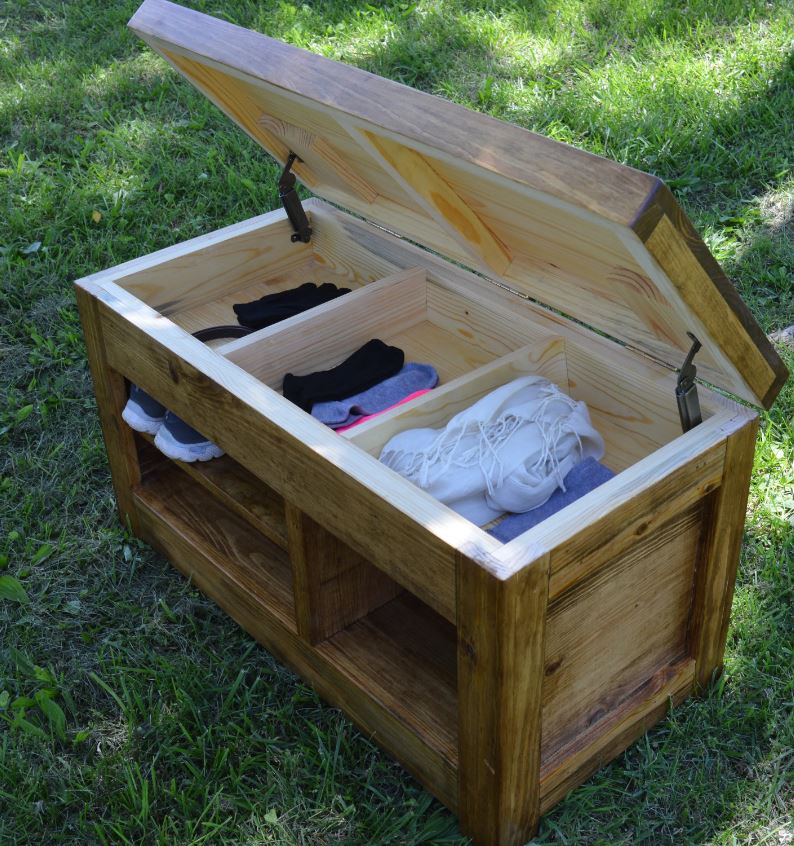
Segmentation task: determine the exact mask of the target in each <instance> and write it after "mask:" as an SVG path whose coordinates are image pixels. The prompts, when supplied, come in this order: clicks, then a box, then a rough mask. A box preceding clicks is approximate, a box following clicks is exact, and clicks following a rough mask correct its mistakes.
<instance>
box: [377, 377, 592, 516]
mask: <svg viewBox="0 0 794 846" xmlns="http://www.w3.org/2000/svg"><path fill="white" fill-rule="evenodd" d="M603 454H604V441H603V439H602V438H601V436H600V435H599V434H598V432H597V431H596V430H595V429H594V428H593V426H592V424H591V422H590V415H589V414H588V411H587V406H586V405H585V404H584V403H583V402H576V401H575V400H573V399H571V398H570V397H569V396H567V395H566V394H564V393H563V392H562V391H561V390H560V389H559V388H558V387H557V386H556V385H555V384H553V383H552V382H549V381H548V379H543V378H542V377H540V376H522V377H521V378H519V379H514V380H513V381H512V382H508V383H507V384H506V385H502V386H501V387H500V388H497V389H496V390H495V391H492V392H491V393H490V394H487V395H486V396H484V397H483V398H482V399H480V400H478V401H477V402H476V403H474V405H472V406H470V407H469V408H467V409H465V410H464V411H461V412H460V413H459V414H456V415H455V416H454V417H453V418H452V419H451V420H450V421H449V423H447V425H446V426H444V427H443V428H441V429H408V430H406V431H404V432H400V433H399V434H398V435H395V436H394V437H393V438H392V439H391V440H390V441H389V442H388V443H387V444H386V446H384V447H383V450H382V452H381V454H380V460H381V461H382V462H383V463H384V464H385V465H387V466H388V467H391V468H392V469H393V470H396V471H397V472H398V473H399V474H400V475H401V476H405V478H406V479H409V480H410V481H412V482H413V483H414V484H416V485H418V486H419V487H420V488H422V489H423V490H426V491H428V493H431V494H432V495H433V496H435V497H436V498H437V499H439V500H441V502H444V503H446V504H447V505H449V506H450V508H452V509H454V510H455V511H457V512H458V513H459V514H461V515H463V516H464V517H466V518H467V519H469V520H471V521H472V522H473V523H476V524H477V525H478V526H482V525H484V524H485V523H488V522H490V521H491V520H495V519H496V518H497V517H499V516H500V515H502V514H504V513H505V512H506V511H510V512H513V513H524V512H525V511H529V510H530V509H532V508H536V507H537V506H539V505H542V504H543V503H544V502H545V501H546V500H547V499H548V498H549V497H550V496H551V495H552V493H554V491H555V490H557V488H562V490H565V486H564V484H563V479H564V478H565V476H566V475H567V473H568V472H569V471H570V470H571V468H572V467H573V466H574V465H575V464H577V463H578V462H579V461H581V460H582V459H583V458H587V457H589V456H592V457H593V458H595V459H596V460H598V459H599V458H601V457H602V456H603Z"/></svg>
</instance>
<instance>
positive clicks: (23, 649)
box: [0, 0, 794, 846]
mask: <svg viewBox="0 0 794 846" xmlns="http://www.w3.org/2000/svg"><path fill="white" fill-rule="evenodd" d="M189 5H192V6H194V7H196V8H200V9H202V10H203V11H207V12H210V13H212V14H215V15H218V16H222V17H225V18H227V19H229V20H232V21H233V22H235V23H239V24H242V25H244V26H247V27H251V28H253V29H257V30H259V31H262V32H265V33H267V34H269V35H273V36H277V37H279V38H283V39H285V40H287V41H290V42H292V43H294V44H298V45H300V46H303V47H307V48H308V49H310V50H314V51H316V52H320V53H323V54H325V55H328V56H331V57H333V58H337V59H341V60H343V61H345V62H349V63H352V64H356V65H359V66H361V67H363V68H366V69H367V70H371V71H374V72H376V73H380V74H382V75H385V76H388V77H391V78H393V79H397V80H400V81H403V82H406V83H408V84H410V85H413V86H416V87H418V88H422V89H424V90H427V91H431V92H433V93H436V94H440V95H441V96H443V97H447V98H449V99H452V100H455V101H457V102H461V103H465V104H466V105H469V106H471V107H473V108H475V109H480V110H483V111H486V112H489V113H491V114H493V115H496V116H498V117H500V118H503V119H505V120H508V121H512V122H514V123H517V124H520V125H522V126H525V127H529V128H532V129H536V130H538V131H540V132H543V133H545V134H547V135H551V136H553V137H555V138H558V139H561V140H564V141H568V142H570V143H573V144H576V145H577V146H580V147H584V148H586V149H588V150H592V151H594V152H597V153H601V154H603V155H606V156H609V157H611V158H614V159H617V160H619V161H622V162H627V163H628V164H631V165H633V166H635V167H639V168H641V169H643V170H648V171H651V172H653V173H655V174H658V175H659V176H661V177H662V178H663V179H665V180H667V182H668V183H669V184H670V185H671V186H672V188H673V190H674V191H675V192H676V194H677V195H678V197H679V198H680V199H681V200H682V202H683V203H684V205H685V206H686V208H687V210H688V212H689V213H690V215H691V216H692V217H693V219H694V221H695V223H696V224H697V226H698V227H699V229H700V230H701V231H702V232H704V233H705V236H706V239H707V241H708V243H709V245H710V246H711V248H712V250H713V252H714V253H715V254H716V255H717V257H718V258H719V259H720V260H721V261H722V263H723V265H724V266H725V268H726V270H727V272H728V273H729V275H730V276H731V277H732V278H733V279H734V280H735V282H736V284H737V286H738V287H739V289H740V290H741V293H742V295H743V296H744V298H745V300H746V301H747V302H748V303H749V304H750V306H751V308H752V309H753V311H754V313H755V315H756V317H757V318H758V320H759V321H760V323H761V324H762V326H763V327H764V329H765V330H766V331H768V332H771V331H773V330H776V329H779V328H782V327H784V326H787V325H789V324H791V323H794V292H793V291H792V274H794V239H793V238H792V234H794V220H793V218H792V211H793V209H794V171H792V161H793V160H794V69H793V68H792V51H794V8H793V7H792V5H791V0H769V2H761V0H708V2H706V0H689V2H688V3H686V4H684V3H681V2H674V0H622V2H620V0H581V2H580V0H534V2H525V3H521V2H514V0H505V2H488V0H458V1H457V2H442V0H418V2H411V0H408V2H395V3H387V4H381V3H378V2H374V0H373V2H372V3H369V2H362V1H361V0H352V2H348V3H345V2H341V0H325V2H323V0H318V2H307V3H305V4H303V5H295V4H293V3H292V2H289V1H288V0H280V1H279V2H274V0H261V1H260V0H191V2H190V3H189ZM135 6H136V3H135V0H115V2H102V0H79V2H78V0H71V1H70V0H0V384H2V399H0V503H1V504H2V507H1V508H0V844H3V846H6V844H23V843H24V844H26V843H33V844H43V846H49V844H54V843H71V844H77V843H80V844H83V843H86V844H87V843H101V844H168V845H169V846H173V844H180V845H181V844H199V843H202V844H245V846H253V844H265V843H278V844H362V846H363V844H384V846H386V844H389V846H391V844H418V843H438V844H463V843H465V842H467V841H466V839H465V838H463V837H462V836H461V835H460V834H459V832H458V829H457V824H456V820H455V818H454V817H453V816H452V815H451V814H450V813H448V812H447V811H446V810H445V809H444V808H442V807H441V806H440V805H439V804H438V803H436V802H435V801H434V800H432V799H431V798H430V797H429V796H428V795H427V794H426V793H425V792H424V791H423V790H422V789H421V788H420V787H419V786H418V785H417V784H416V783H415V782H414V781H413V780H412V779H411V778H410V777H408V776H407V775H406V774H405V772H404V771H403V770H402V769H401V768H400V767H399V766H397V765H396V764H394V763H393V762H392V761H391V760H390V759H389V758H388V757H387V756H386V755H384V754H382V753H381V752H380V751H379V750H378V749H377V747H375V746H374V745H373V744H372V743H371V742H370V741H369V740H368V739H367V738H366V737H364V736H362V735H361V734H360V733H359V732H358V731H357V730H356V729H355V728H354V727H353V726H352V725H351V724H350V723H349V722H348V721H347V720H346V719H344V718H343V717H342V716H341V714H340V713H339V712H338V711H336V710H334V709H332V708H329V707H327V706H325V705H324V704H323V703H322V702H321V701H320V699H319V698H318V697H317V696H316V695H315V694H314V693H313V692H312V691H311V690H310V689H309V688H308V687H307V686H305V685H304V684H302V683H301V682H300V681H299V680H298V679H297V678H296V677H295V676H293V675H292V674H291V673H289V672H288V671H287V670H285V669H283V668H282V667H281V666H279V665H278V663H276V661H275V660H273V659H272V658H271V657H270V656H269V655H268V654H267V653H266V652H265V651H264V650H263V649H261V648H259V647H258V646H257V645H256V644H255V643H254V642H252V640H251V639H250V638H249V637H248V636H247V635H246V634H244V633H243V632H242V631H241V630H239V629H238V628H237V627H236V626H235V625H234V624H233V623H232V622H231V621H230V620H229V619H227V618H226V617H225V616H224V615H223V614H222V613H221V612H220V611H218V610H217V609H216V608H215V607H214V606H213V605H212V604H211V603H210V602H208V601H207V600H205V599H204V598H203V597H202V596H201V595H199V594H198V593H197V592H196V591H194V590H192V589H190V588H189V587H188V586H187V585H186V583H185V581H184V580H183V579H182V578H181V577H179V576H178V575H177V574H176V573H175V572H174V571H172V570H171V569H170V568H169V566H168V565H167V564H166V562H165V561H164V560H163V559H162V558H161V557H160V556H158V555H157V554H155V553H154V552H152V551H151V550H150V549H148V548H147V547H146V546H144V545H143V544H141V543H140V542H138V541H137V540H135V539H134V538H132V537H130V536H129V535H127V534H126V533H125V531H124V530H123V529H122V527H121V526H120V525H119V523H118V522H117V520H116V516H115V513H114V508H113V501H112V494H111V488H110V480H109V476H108V470H107V464H106V461H105V455H104V448H103V444H102V439H101V435H100V431H99V425H98V421H97V418H96V414H95V407H94V400H93V394H92V389H91V384H90V380H89V376H88V373H87V369H86V364H85V351H84V346H83V341H82V336H81V331H80V326H79V323H78V319H77V313H76V309H75V302H74V296H73V293H72V287H71V281H72V280H73V279H75V278H77V277H79V276H82V275H84V274H87V273H90V272H93V271H95V270H98V269H101V268H104V267H107V266H109V265H112V264H115V263H117V262H121V261H125V260H127V259H131V258H133V257H135V256H138V255H141V254H144V253H149V252H152V251H154V250H156V249H159V248H161V247H165V246H167V245H169V244H173V243H175V242H177V241H181V240H184V239H187V238H190V237H193V236H195V235H198V234H201V233H205V232H208V231H211V230H213V229H217V228H219V227H221V226H223V225H226V224H229V223H232V222H234V221H238V220H242V219H244V218H247V217H250V216H252V215H255V214H258V213H260V212H262V211H265V210H267V209H270V208H272V207H274V205H276V202H277V201H276V196H275V181H274V177H275V175H276V167H275V165H274V164H273V163H272V162H271V161H269V160H268V158H267V156H266V155H265V154H264V153H263V152H262V151H261V150H260V149H259V148H258V147H256V146H255V145H254V143H253V142H251V141H249V140H248V138H247V137H246V136H244V135H243V133H242V132H240V131H239V130H237V129H236V128H235V127H234V126H233V125H232V124H231V123H229V122H228V121H227V120H226V119H225V118H224V117H223V116H222V115H221V114H220V113H219V112H217V111H216V110H215V109H214V108H213V107H212V106H211V105H210V104H209V103H208V102H207V101H206V100H205V99H204V98H203V97H202V96H201V95H199V94H198V93H197V92H195V91H194V90H193V89H192V88H191V87H190V86H189V85H188V84H187V83H185V82H183V81H180V79H179V78H178V77H177V76H176V75H175V74H174V73H173V72H172V71H171V70H169V69H168V68H167V67H166V65H165V63H164V62H162V61H161V60H160V59H158V58H156V57H155V56H154V55H153V54H152V53H150V52H149V51H148V50H146V49H145V48H144V47H143V45H142V44H141V43H139V42H138V41H137V40H136V39H135V38H134V37H133V36H132V35H131V34H129V33H128V32H127V31H126V29H125V23H126V21H127V19H128V18H129V17H130V15H131V14H132V12H133V11H134V9H135ZM784 353H785V355H786V358H787V361H788V364H789V367H790V368H791V367H792V365H794V360H793V357H792V354H791V352H790V351H784ZM793 418H794V390H792V387H791V383H790V384H789V385H788V386H787V387H786V388H785V389H784V392H783V394H782V395H781V397H780V398H779V400H778V403H777V405H776V407H775V409H774V410H773V411H772V413H771V414H769V415H765V416H764V418H763V424H762V431H761V434H760V437H759V441H758V449H757V454H756V462H755V470H754V475H753V483H752V491H751V497H750V505H749V509H748V522H747V528H746V536H745V543H744V547H743V551H742V562H741V569H740V574H739V582H738V586H737V592H736V597H735V600H734V607H733V619H732V625H731V629H730V632H729V639H728V648H727V656H726V665H727V672H726V674H725V676H724V677H723V678H722V679H721V680H720V682H719V683H718V684H717V685H716V686H715V687H714V689H713V691H712V693H711V695H710V696H709V697H707V698H706V699H703V700H699V701H690V702H687V703H685V704H683V705H682V706H680V707H679V708H677V709H676V710H675V711H674V712H673V713H672V714H671V716H670V717H669V718H668V719H666V720H665V721H664V722H662V723H661V724H660V725H659V726H657V727H656V728H655V729H653V730H652V731H651V732H650V733H649V734H648V735H647V736H646V737H644V738H643V739H641V740H640V741H639V742H638V743H636V744H635V745H634V746H633V747H632V748H631V749H629V751H628V752H627V753H626V754H624V755H622V756H621V757H619V758H618V759H617V760H616V761H614V762H613V763H612V764H610V765H609V766H607V767H605V768H604V769H602V770H601V771H600V772H598V773H597V774H596V775H594V776H593V777H592V778H591V779H590V780H589V781H588V782H587V783H586V784H585V785H583V786H582V787H580V788H579V789H578V790H576V791H575V792H574V793H572V794H571V795H570V796H569V797H568V798H567V799H566V800H565V801H564V802H563V803H561V804H560V805H559V806H558V807H557V808H556V809H555V810H554V811H553V812H552V813H551V814H549V815H547V816H546V817H545V818H544V820H543V822H542V825H541V830H540V833H539V835H538V838H537V841H536V842H537V843H544V844H546V843H555V844H557V843H559V844H577V846H579V845H580V844H634V843H649V844H698V846H699V845H700V844H725V845H726V846H728V844H747V843H754V844H755V843H757V844H769V845H770V846H771V845H773V844H777V845H778V846H783V844H792V843H794V822H792V816H791V815H792V807H794V570H793V568H792V558H794V555H793V554H792V553H793V551H794V542H793V541H792V537H793V535H794V525H793V522H792V521H793V520H794V434H793V433H792V419H793Z"/></svg>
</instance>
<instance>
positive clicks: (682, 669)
mask: <svg viewBox="0 0 794 846" xmlns="http://www.w3.org/2000/svg"><path fill="white" fill-rule="evenodd" d="M693 681H694V661H692V660H691V659H689V658H683V659H681V660H680V661H678V662H676V663H674V664H671V665H670V666H669V667H664V668H663V669H661V670H659V671H658V672H657V673H656V674H655V675H654V676H653V677H652V678H651V679H649V680H648V682H646V683H645V684H644V685H642V687H640V688H639V689H638V690H637V691H636V692H635V693H634V695H632V696H630V697H629V698H628V699H626V700H625V701H624V702H623V703H622V704H621V706H620V707H619V708H617V709H616V710H614V711H612V712H610V713H607V714H606V715H605V716H604V718H603V719H602V720H599V721H598V722H597V723H595V724H594V725H593V726H592V728H590V730H589V731H588V732H587V733H586V734H584V735H580V736H579V737H576V738H574V739H573V740H572V741H571V743H570V744H568V745H567V746H565V747H562V748H560V749H559V750H558V751H557V754H556V755H555V756H554V758H551V759H549V760H548V761H545V762H544V764H543V768H542V770H541V773H540V811H541V813H543V814H545V813H547V812H548V811H550V810H551V809H552V808H553V807H554V806H555V805H556V804H557V803H558V802H559V801H561V800H562V799H564V798H565V796H566V795H567V794H568V793H569V792H570V791H571V790H573V789H574V788H575V787H577V786H578V785H580V784H582V782H584V781H586V780H587V779H588V778H589V777H590V775H592V773H594V772H595V771H596V770H598V769H600V768H601V767H603V766H604V765H606V764H608V763H609V762H610V761H611V760H612V759H613V758H616V757H617V756H618V755H620V754H621V753H623V752H624V751H625V750H626V749H627V748H628V747H629V746H631V744H632V743H634V741H635V740H637V738H639V737H641V736H642V735H643V734H645V732H646V731H648V729H649V728H651V726H653V725H655V724H656V723H658V722H659V720H661V719H662V718H663V717H664V715H665V714H666V713H667V712H668V711H669V710H670V708H671V706H672V707H675V706H676V705H678V703H679V702H681V701H683V700H684V699H685V698H686V697H687V696H688V695H689V694H690V693H691V692H692V685H693Z"/></svg>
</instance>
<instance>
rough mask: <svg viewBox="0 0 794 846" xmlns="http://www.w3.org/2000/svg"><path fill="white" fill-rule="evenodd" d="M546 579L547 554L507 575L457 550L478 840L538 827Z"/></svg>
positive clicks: (521, 839)
mask: <svg viewBox="0 0 794 846" xmlns="http://www.w3.org/2000/svg"><path fill="white" fill-rule="evenodd" d="M548 584H549V558H548V555H547V554H546V555H541V556H540V557H538V558H536V559H535V560H534V561H533V562H532V564H530V565H529V566H528V567H526V568H525V569H524V570H523V571H521V572H520V573H518V574H516V575H514V576H512V577H511V578H509V579H507V580H501V579H499V578H496V577H495V576H494V575H493V574H492V572H490V570H489V569H486V568H484V567H482V566H481V565H480V563H478V562H477V561H473V560H471V559H469V558H467V557H466V556H464V555H461V556H460V557H459V559H458V699H459V701H458V708H459V723H458V724H459V730H458V740H459V744H460V765H459V776H458V783H459V801H458V807H459V814H460V821H461V828H462V829H463V831H464V832H465V833H467V834H468V835H470V836H471V837H472V839H473V840H474V841H475V842H477V843H488V844H493V846H521V844H524V843H525V842H526V841H527V840H528V839H529V838H530V837H532V836H533V835H534V833H535V831H536V829H537V825H538V820H539V818H540V784H539V775H540V744H541V701H542V685H543V659H544V637H545V623H546V607H547V601H548Z"/></svg>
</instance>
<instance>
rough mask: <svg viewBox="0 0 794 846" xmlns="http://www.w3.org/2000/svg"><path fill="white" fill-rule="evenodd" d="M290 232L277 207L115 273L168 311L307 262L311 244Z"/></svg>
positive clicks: (127, 285)
mask: <svg viewBox="0 0 794 846" xmlns="http://www.w3.org/2000/svg"><path fill="white" fill-rule="evenodd" d="M291 234H292V227H291V226H290V224H289V221H288V220H287V219H286V214H285V213H284V211H283V210H282V209H278V210H276V211H273V212H269V213H268V214H264V215H261V216H259V217H255V218H252V219H251V220H247V221H244V222H243V223H239V224H234V225H232V226H229V227H226V228H225V229H220V230H218V231H217V232H213V233H211V234H210V235H203V236H201V237H199V238H194V239H192V240H190V241H185V242H183V243H181V244H177V245H175V246H174V247H167V248H166V249H164V250H160V251H158V252H156V253H152V254H151V255H150V256H146V257H145V258H142V259H136V260H134V261H131V262H128V263H126V264H122V265H119V266H118V267H116V268H113V271H114V272H113V274H112V275H113V278H114V280H115V281H117V282H118V284H119V285H121V286H122V287H123V288H124V289H125V290H127V291H129V293H131V294H132V295H133V296H136V297H138V298H139V299H141V300H143V301H144V302H145V303H146V304H147V305H149V306H151V307H152V308H154V309H157V310H158V311H160V312H161V313H162V314H165V315H169V316H170V315H173V314H178V313H179V312H183V311H185V310H187V309H190V308H194V307H196V306H200V305H202V304H203V303H209V302H212V301H214V300H217V299H218V298H219V297H221V296H228V295H230V294H233V293H234V292H235V291H238V290H240V289H243V288H245V287H246V286H248V285H251V284H253V283H257V282H265V281H267V280H268V279H269V278H272V277H275V276H278V275H279V274H282V273H289V272H290V271H291V270H295V269H297V268H299V267H300V266H302V265H303V264H305V263H306V262H307V260H309V259H311V256H312V253H311V249H310V247H309V246H308V245H307V244H302V243H297V244H293V243H292V242H291V241H290V235H291ZM89 281H90V280H89ZM274 290H275V289H274Z"/></svg>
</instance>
